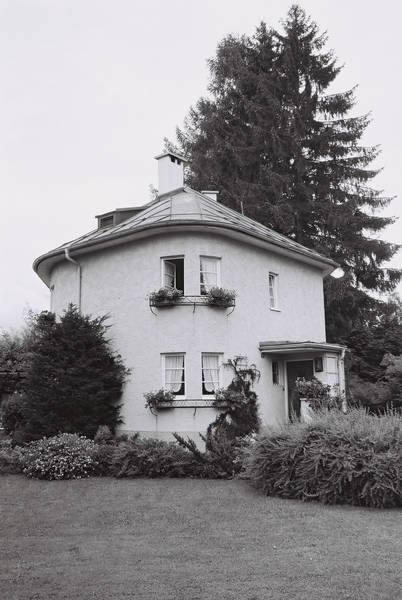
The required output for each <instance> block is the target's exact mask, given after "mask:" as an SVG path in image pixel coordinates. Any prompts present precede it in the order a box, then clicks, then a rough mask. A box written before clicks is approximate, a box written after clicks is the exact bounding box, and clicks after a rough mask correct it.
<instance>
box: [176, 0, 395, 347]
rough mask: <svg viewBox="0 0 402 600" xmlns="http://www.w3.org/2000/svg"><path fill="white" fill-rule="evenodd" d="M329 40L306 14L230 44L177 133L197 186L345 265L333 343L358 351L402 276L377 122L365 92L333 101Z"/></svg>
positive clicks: (329, 298)
mask: <svg viewBox="0 0 402 600" xmlns="http://www.w3.org/2000/svg"><path fill="white" fill-rule="evenodd" d="M326 41H327V37H326V34H325V33H324V34H320V33H319V29H318V26H317V25H316V24H315V23H314V22H313V21H312V20H311V19H310V18H309V17H308V16H307V15H306V13H305V12H304V11H303V10H302V9H301V8H300V7H299V6H297V5H294V6H292V7H291V8H290V10H289V12H288V14H287V17H286V19H285V21H284V22H283V30H282V31H281V32H278V31H276V30H274V29H269V28H268V27H267V26H266V24H265V23H262V24H261V25H260V26H259V27H258V28H257V30H256V32H255V34H254V35H253V36H251V37H247V36H241V37H235V36H233V35H230V36H228V37H226V38H225V39H224V40H223V41H222V42H221V43H220V44H219V46H218V49H217V54H216V57H215V58H214V59H212V60H210V61H209V67H210V74H211V81H210V86H209V91H210V96H209V97H208V98H201V99H200V100H199V101H198V103H197V104H196V106H195V107H194V108H191V109H190V112H189V115H188V117H187V118H186V120H185V123H184V127H183V128H182V129H177V139H178V145H179V147H180V151H181V152H182V153H184V154H186V155H187V157H188V158H189V161H190V169H189V173H188V181H187V182H188V184H189V185H190V186H192V187H194V188H195V189H211V186H212V188H213V189H219V190H220V201H221V202H222V203H223V204H226V205H227V206H230V207H231V208H234V209H237V210H239V209H243V210H244V212H245V214H246V215H247V216H250V217H252V218H254V219H257V220H258V221H260V222H262V223H263V224H265V225H267V226H268V227H272V228H273V229H275V230H277V231H279V232H281V233H284V234H285V235H289V236H291V237H292V238H294V239H296V240H297V241H298V242H300V243H302V244H304V245H306V246H308V247H310V248H314V249H316V250H317V251H318V252H320V253H322V254H324V255H326V256H329V257H331V258H333V259H334V260H336V261H337V262H338V263H339V264H340V265H341V267H342V268H343V269H344V271H345V276H344V278H343V279H342V280H340V281H334V280H331V279H330V278H328V280H327V281H326V282H325V297H326V316H327V338H328V340H329V341H341V342H347V341H348V338H349V336H350V334H351V332H352V330H353V328H355V327H357V326H358V327H362V326H363V327H364V326H369V325H370V324H371V323H372V322H373V321H374V322H375V320H376V319H377V318H378V315H379V314H381V312H382V303H381V302H379V301H378V300H375V299H374V298H373V297H372V296H371V295H370V294H369V293H368V292H370V291H371V292H390V291H392V290H393V289H394V288H395V286H396V284H397V283H398V281H399V279H400V277H401V273H400V272H399V271H398V270H394V269H389V268H384V267H383V265H384V263H386V262H387V261H388V260H389V259H390V258H391V257H392V256H393V255H394V253H395V252H396V251H397V249H398V247H397V246H396V245H394V244H391V243H388V242H385V241H383V240H381V239H379V238H378V237H377V236H378V234H379V233H380V232H381V231H382V230H383V229H384V228H385V227H386V226H387V225H389V224H391V223H392V222H393V218H391V217H384V216H378V215H377V214H375V211H376V210H378V209H381V208H383V207H384V206H386V205H387V204H388V203H389V202H390V199H389V198H384V197H383V196H382V195H381V192H379V191H377V190H375V189H373V188H372V187H370V182H371V180H372V179H373V178H374V177H375V175H376V174H377V171H376V170H375V169H373V168H370V165H371V163H372V161H373V160H374V159H375V158H376V157H377V155H378V152H379V150H378V148H377V147H365V146H363V145H362V143H361V138H362V135H363V133H364V131H365V129H366V127H367V125H368V124H369V118H368V116H367V115H365V116H360V117H352V116H350V112H351V110H352V108H353V106H354V103H355V99H354V90H349V91H346V92H343V93H335V94H333V93H332V94H330V93H329V91H330V89H329V88H330V86H331V84H332V83H333V82H334V80H335V79H336V77H337V75H338V74H339V72H340V70H341V67H339V66H338V65H337V62H336V58H335V57H334V54H333V52H332V51H326V50H325V45H326Z"/></svg>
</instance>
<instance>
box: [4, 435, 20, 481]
mask: <svg viewBox="0 0 402 600" xmlns="http://www.w3.org/2000/svg"><path fill="white" fill-rule="evenodd" d="M21 472H22V464H21V452H20V450H19V449H18V448H13V447H12V445H11V441H5V440H2V441H0V475H6V474H11V473H21Z"/></svg>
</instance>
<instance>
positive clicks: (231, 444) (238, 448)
mask: <svg viewBox="0 0 402 600" xmlns="http://www.w3.org/2000/svg"><path fill="white" fill-rule="evenodd" d="M173 435H174V437H175V439H176V441H177V443H178V444H179V445H180V446H181V447H182V448H183V449H185V450H187V451H188V453H189V455H191V456H192V468H191V474H192V475H193V476H194V477H201V478H205V479H228V478H231V477H234V476H235V475H237V474H238V473H240V471H241V468H242V465H243V457H244V452H245V449H246V448H247V447H248V445H249V443H250V439H251V438H250V437H249V436H244V437H237V438H231V439H230V438H228V437H226V436H225V435H209V436H207V437H206V436H203V435H201V434H200V437H201V439H202V441H203V442H204V443H205V450H201V449H200V448H199V447H198V446H197V444H196V443H195V441H194V440H192V439H191V438H187V439H185V438H183V437H182V436H181V435H179V434H178V433H174V434H173Z"/></svg>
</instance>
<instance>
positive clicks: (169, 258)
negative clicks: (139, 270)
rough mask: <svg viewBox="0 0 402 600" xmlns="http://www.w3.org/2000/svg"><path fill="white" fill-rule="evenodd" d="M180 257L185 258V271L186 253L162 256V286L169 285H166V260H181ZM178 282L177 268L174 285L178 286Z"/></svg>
mask: <svg viewBox="0 0 402 600" xmlns="http://www.w3.org/2000/svg"><path fill="white" fill-rule="evenodd" d="M179 259H183V270H184V272H185V262H184V261H185V258H184V254H178V255H175V256H162V257H161V287H167V286H166V285H165V262H170V261H172V260H179ZM175 267H176V265H175ZM176 283H177V279H176V269H175V276H174V285H173V287H176Z"/></svg>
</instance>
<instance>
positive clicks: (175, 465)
mask: <svg viewBox="0 0 402 600" xmlns="http://www.w3.org/2000/svg"><path fill="white" fill-rule="evenodd" d="M110 473H111V474H112V475H114V476H115V477H188V476H189V475H191V474H192V457H191V455H190V454H189V453H188V452H185V451H184V450H183V449H182V448H180V447H179V446H178V445H177V444H175V443H174V442H165V441H162V440H157V439H153V438H144V439H141V438H139V437H135V438H132V439H130V440H128V441H127V442H121V443H120V444H119V445H118V446H117V447H116V448H115V450H114V453H113V456H112V460H111V465H110Z"/></svg>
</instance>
